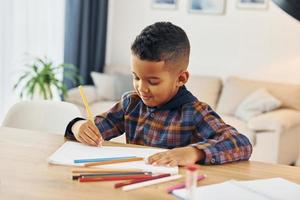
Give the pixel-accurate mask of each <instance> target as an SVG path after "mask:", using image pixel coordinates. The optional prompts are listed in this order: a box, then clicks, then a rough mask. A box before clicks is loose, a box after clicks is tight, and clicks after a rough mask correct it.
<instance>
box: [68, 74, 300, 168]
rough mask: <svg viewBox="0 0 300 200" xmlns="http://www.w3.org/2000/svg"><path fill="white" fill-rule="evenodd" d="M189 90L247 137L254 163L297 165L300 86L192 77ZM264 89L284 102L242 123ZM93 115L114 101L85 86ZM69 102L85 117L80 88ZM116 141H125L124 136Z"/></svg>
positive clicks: (231, 78)
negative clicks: (242, 112)
mask: <svg viewBox="0 0 300 200" xmlns="http://www.w3.org/2000/svg"><path fill="white" fill-rule="evenodd" d="M186 86H187V88H188V89H189V90H190V91H191V92H192V93H193V94H194V95H195V96H196V97H198V99H199V100H201V101H203V102H206V103H208V104H209V105H210V106H211V107H212V108H213V109H215V110H216V111H217V113H219V114H220V115H221V117H222V118H223V119H224V121H225V122H226V123H228V124H230V125H232V126H234V127H235V128H236V129H238V131H239V132H241V133H243V134H245V135H247V136H248V138H249V139H250V141H251V143H252V145H253V154H252V156H251V160H256V161H263V162H270V163H281V164H294V163H296V161H297V158H298V155H299V144H300V86H298V85H289V84H281V83H271V82H262V81H253V80H247V79H241V78H237V77H229V78H228V79H227V80H226V81H225V82H224V83H223V82H222V80H221V79H220V78H218V77H208V76H191V77H190V79H189V81H188V83H187V84H186ZM259 88H265V89H266V90H267V91H268V92H269V93H270V94H272V96H274V97H276V98H277V99H279V100H280V101H281V106H280V108H277V109H275V110H272V111H269V112H265V113H262V114H260V115H257V116H254V117H252V118H250V119H249V120H247V121H245V120H241V119H239V118H238V117H236V115H235V111H236V109H237V108H238V106H239V105H240V104H241V102H243V100H244V99H245V98H247V96H248V95H249V94H251V93H252V92H254V91H256V90H257V89H259ZM84 89H85V92H86V95H87V98H88V101H89V103H90V105H91V109H92V112H93V113H94V114H97V113H101V112H103V111H106V110H107V109H109V108H110V107H111V106H112V105H113V104H114V103H115V100H113V101H112V100H109V99H106V100H104V99H99V98H98V97H97V88H96V87H94V86H84ZM67 101H69V102H72V103H75V104H76V105H77V106H78V107H79V108H80V110H81V111H82V114H83V115H86V114H85V110H84V106H83V104H82V101H81V98H80V96H79V92H78V90H77V89H72V90H70V91H69V97H68V99H67ZM116 141H123V142H124V141H125V140H124V137H123V138H122V137H121V138H117V139H116Z"/></svg>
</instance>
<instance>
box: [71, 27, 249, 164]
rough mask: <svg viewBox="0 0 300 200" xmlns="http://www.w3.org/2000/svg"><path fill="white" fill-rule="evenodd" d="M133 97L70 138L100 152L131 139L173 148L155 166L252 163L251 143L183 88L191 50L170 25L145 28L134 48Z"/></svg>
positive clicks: (76, 125)
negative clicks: (107, 143) (110, 142)
mask: <svg viewBox="0 0 300 200" xmlns="http://www.w3.org/2000/svg"><path fill="white" fill-rule="evenodd" d="M131 53H132V56H131V70H132V74H133V85H134V88H135V91H134V92H129V93H126V94H124V95H123V97H122V99H121V100H120V101H119V102H118V103H116V104H115V105H114V106H113V107H112V108H111V109H110V110H109V111H107V112H105V113H103V114H101V115H98V116H96V117H95V120H94V121H95V125H96V126H95V125H94V124H93V123H92V122H91V121H87V120H83V119H80V118H76V119H74V120H72V121H71V122H70V123H69V125H68V126H67V130H66V134H65V136H66V137H67V138H69V139H76V140H77V141H79V142H82V143H85V144H89V145H94V146H98V145H101V142H102V141H103V139H105V140H109V139H111V138H114V137H117V136H119V135H121V134H123V133H124V132H125V133H126V138H127V139H126V140H127V143H132V144H139V145H147V146H153V147H161V148H168V149H171V150H168V151H165V152H162V153H158V154H155V155H152V156H150V157H149V158H148V163H150V164H153V165H166V166H177V165H180V166H185V165H189V164H194V163H196V162H197V163H201V164H222V163H226V162H232V161H237V160H248V159H249V157H250V155H251V152H252V146H251V144H250V142H249V140H248V139H247V138H246V137H245V136H244V135H242V134H239V133H238V132H237V130H236V129H234V128H233V127H231V126H229V125H227V124H225V123H224V122H223V120H222V119H221V118H220V117H219V116H218V115H217V114H216V113H215V112H214V111H213V110H212V109H211V108H210V107H209V106H208V105H207V104H205V103H202V102H199V101H198V100H197V98H196V97H194V96H193V95H192V94H191V93H190V92H189V91H188V90H187V89H186V88H185V86H184V84H185V83H186V82H187V80H188V78H189V73H188V71H187V67H188V63H189V54H190V44H189V40H188V38H187V35H186V34H185V32H184V31H183V30H182V29H181V28H180V27H178V26H175V25H173V24H172V23H170V22H158V23H155V24H153V25H150V26H148V27H146V28H145V29H144V30H143V31H142V32H141V33H140V35H138V36H137V37H136V39H135V41H134V42H133V44H132V46H131Z"/></svg>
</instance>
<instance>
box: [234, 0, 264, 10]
mask: <svg viewBox="0 0 300 200" xmlns="http://www.w3.org/2000/svg"><path fill="white" fill-rule="evenodd" d="M268 4H269V0H237V7H238V8H249V9H267V8H268Z"/></svg>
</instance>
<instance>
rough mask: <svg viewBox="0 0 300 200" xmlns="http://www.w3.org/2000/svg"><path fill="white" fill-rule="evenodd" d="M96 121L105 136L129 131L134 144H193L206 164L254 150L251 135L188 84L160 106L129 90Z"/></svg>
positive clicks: (246, 155)
mask: <svg viewBox="0 0 300 200" xmlns="http://www.w3.org/2000/svg"><path fill="white" fill-rule="evenodd" d="M95 124H96V126H97V127H98V129H99V130H100V133H101V135H102V137H103V138H104V139H105V140H109V139H111V138H114V137H117V136H119V135H121V134H123V133H126V140H127V143H131V144H139V145H146V146H153V147H160V148H168V149H172V148H175V147H184V146H187V145H192V146H194V147H196V148H198V149H202V150H203V151H204V153H205V159H203V160H201V161H200V163H202V164H222V163H226V162H232V161H238V160H248V159H249V157H250V155H251V153H252V146H251V144H250V142H249V140H248V138H247V137H245V136H244V135H242V134H240V133H238V131H237V130H236V129H235V128H233V127H231V126H230V125H228V124H226V123H225V122H224V121H223V120H222V119H221V118H220V117H219V115H218V114H217V113H216V112H214V111H213V110H212V109H211V108H210V106H209V105H207V104H205V103H203V102H200V101H198V100H197V98H196V97H194V96H193V95H192V94H191V93H190V92H189V91H187V90H186V88H185V87H184V86H183V87H181V88H180V89H179V91H178V93H177V94H176V95H175V96H174V97H173V98H172V99H171V100H170V102H168V103H167V104H166V105H163V106H161V107H156V108H151V107H148V106H146V105H145V104H144V103H143V101H142V100H141V98H140V97H139V96H138V95H137V93H135V92H129V93H127V94H125V95H123V97H122V99H121V101H119V102H118V103H116V104H115V105H114V106H113V107H112V108H111V109H110V110H109V111H107V112H105V113H103V114H101V115H98V116H96V118H95Z"/></svg>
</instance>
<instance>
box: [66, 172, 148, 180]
mask: <svg viewBox="0 0 300 200" xmlns="http://www.w3.org/2000/svg"><path fill="white" fill-rule="evenodd" d="M125 175H152V173H151V172H119V173H94V174H91V173H83V174H73V176H72V179H73V180H77V179H79V178H80V177H82V176H84V177H109V176H125Z"/></svg>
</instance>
